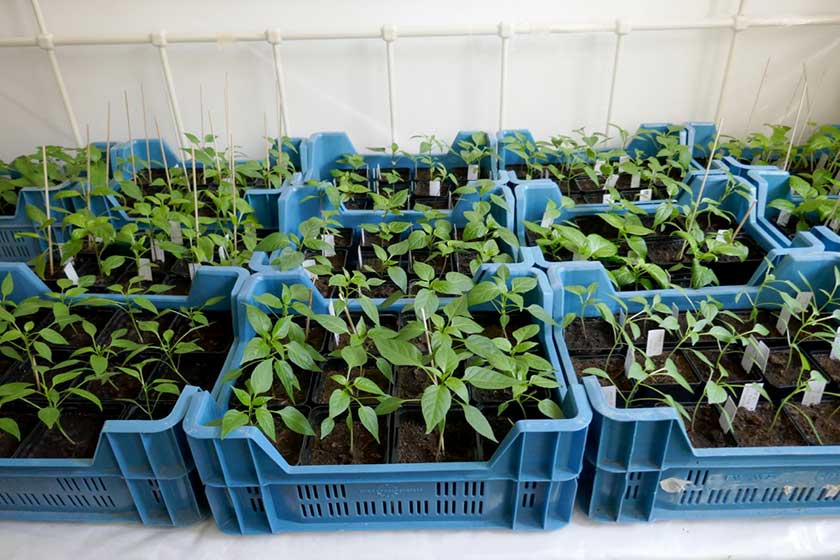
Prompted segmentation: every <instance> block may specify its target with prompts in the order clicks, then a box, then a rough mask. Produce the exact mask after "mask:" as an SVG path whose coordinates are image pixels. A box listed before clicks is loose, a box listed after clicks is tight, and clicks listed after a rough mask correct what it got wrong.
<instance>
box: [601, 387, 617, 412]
mask: <svg viewBox="0 0 840 560" xmlns="http://www.w3.org/2000/svg"><path fill="white" fill-rule="evenodd" d="M601 391H602V392H603V393H604V398H605V399H606V400H607V404H608V405H610V406H611V407H612V408H615V399H616V388H615V385H608V386H606V387H601Z"/></svg>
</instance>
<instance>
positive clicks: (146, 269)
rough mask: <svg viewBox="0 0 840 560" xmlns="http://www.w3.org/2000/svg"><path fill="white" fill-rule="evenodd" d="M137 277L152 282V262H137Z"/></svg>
mask: <svg viewBox="0 0 840 560" xmlns="http://www.w3.org/2000/svg"><path fill="white" fill-rule="evenodd" d="M137 275H138V276H139V277H140V278H142V279H143V280H146V281H147V282H151V281H152V261H151V260H149V259H138V261H137Z"/></svg>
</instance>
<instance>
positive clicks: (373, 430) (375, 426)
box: [359, 406, 379, 443]
mask: <svg viewBox="0 0 840 560" xmlns="http://www.w3.org/2000/svg"><path fill="white" fill-rule="evenodd" d="M359 420H360V421H361V422H362V426H364V427H365V429H366V430H367V431H368V432H370V435H372V436H373V439H375V440H376V443H379V422H378V421H377V419H376V412H375V411H374V410H373V409H372V408H371V407H369V406H361V407H359Z"/></svg>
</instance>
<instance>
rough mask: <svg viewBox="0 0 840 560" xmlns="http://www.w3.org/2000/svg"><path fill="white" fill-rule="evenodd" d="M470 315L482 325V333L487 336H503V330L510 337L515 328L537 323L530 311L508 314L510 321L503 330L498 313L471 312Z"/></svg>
mask: <svg viewBox="0 0 840 560" xmlns="http://www.w3.org/2000/svg"><path fill="white" fill-rule="evenodd" d="M472 317H473V320H474V321H475V322H476V323H478V324H479V325H484V332H483V333H482V334H483V335H484V336H486V337H488V338H497V337H504V336H505V332H507V334H508V335H509V336H510V337H511V339H512V338H513V331H515V330H516V329H519V328H521V327H524V326H526V325H531V324H535V323H537V320H536V319H534V318H533V317H532V316H531V314H530V313H527V312H518V311H517V312H514V313H510V314H508V317H510V321H509V322H508V324H507V326H506V327H505V329H504V330H502V325H501V324H500V322H499V314H498V313H486V312H475V313H472Z"/></svg>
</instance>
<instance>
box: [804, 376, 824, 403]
mask: <svg viewBox="0 0 840 560" xmlns="http://www.w3.org/2000/svg"><path fill="white" fill-rule="evenodd" d="M825 385H826V380H825V379H811V380H810V381H808V386H807V387H806V388H805V393H804V394H803V395H802V406H816V405H818V404H820V402H822V398H823V393H825Z"/></svg>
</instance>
